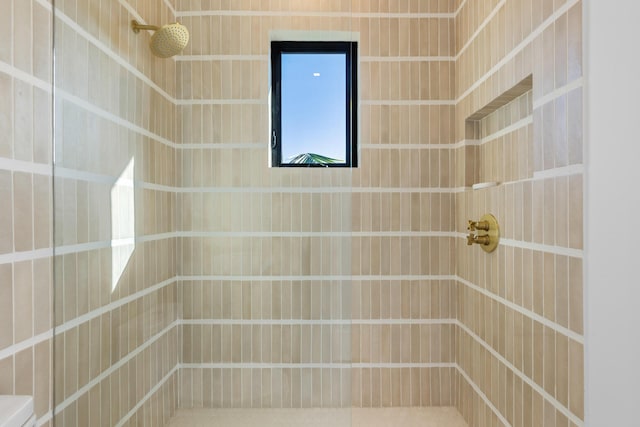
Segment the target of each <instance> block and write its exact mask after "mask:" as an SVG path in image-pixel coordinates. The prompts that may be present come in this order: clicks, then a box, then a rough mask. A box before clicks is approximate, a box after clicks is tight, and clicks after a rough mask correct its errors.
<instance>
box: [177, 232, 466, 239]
mask: <svg viewBox="0 0 640 427" xmlns="http://www.w3.org/2000/svg"><path fill="white" fill-rule="evenodd" d="M178 233H179V237H289V238H290V237H316V238H317V237H451V238H455V237H458V236H459V233H456V232H454V231H180V232H178Z"/></svg>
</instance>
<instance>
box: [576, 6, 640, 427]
mask: <svg viewBox="0 0 640 427" xmlns="http://www.w3.org/2000/svg"><path fill="white" fill-rule="evenodd" d="M584 5H585V21H584V22H585V26H584V28H585V36H586V41H585V54H586V64H585V66H586V69H585V72H586V79H587V80H586V85H587V101H586V102H587V112H586V116H585V121H584V123H585V132H586V133H585V136H586V153H585V154H586V159H587V160H586V161H587V173H586V180H587V181H586V206H585V208H586V210H585V215H586V222H585V224H586V225H585V242H586V248H585V251H586V252H585V286H586V288H585V299H586V311H585V316H586V328H587V329H586V338H585V339H586V368H585V369H586V372H585V385H586V393H587V394H586V400H585V410H586V414H585V415H586V425H587V426H588V427H603V426H616V427H625V426H639V425H640V60H639V58H638V57H639V56H640V2H638V0H610V1H603V0H593V1H592V0H585V1H584Z"/></svg>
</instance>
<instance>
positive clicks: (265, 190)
mask: <svg viewBox="0 0 640 427" xmlns="http://www.w3.org/2000/svg"><path fill="white" fill-rule="evenodd" d="M462 190H463V189H457V188H438V187H433V188H424V187H181V188H177V189H176V190H174V191H177V192H178V193H183V194H188V193H259V194H275V193H286V194H290V193H294V194H295V193H304V194H315V193H331V194H342V193H346V194H358V193H379V194H381V193H436V194H439V193H444V194H448V193H459V192H461V191H462Z"/></svg>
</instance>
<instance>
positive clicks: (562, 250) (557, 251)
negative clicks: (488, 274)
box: [457, 233, 584, 258]
mask: <svg viewBox="0 0 640 427" xmlns="http://www.w3.org/2000/svg"><path fill="white" fill-rule="evenodd" d="M457 237H459V238H461V239H466V237H467V234H466V233H457ZM500 245H504V246H509V247H511V248H521V249H529V250H532V251H536V252H547V253H552V254H554V255H562V256H568V257H571V258H582V257H583V254H584V252H583V250H582V249H574V248H566V247H563V246H554V245H545V244H542V243H534V242H525V241H523V240H514V239H505V238H503V237H501V238H500Z"/></svg>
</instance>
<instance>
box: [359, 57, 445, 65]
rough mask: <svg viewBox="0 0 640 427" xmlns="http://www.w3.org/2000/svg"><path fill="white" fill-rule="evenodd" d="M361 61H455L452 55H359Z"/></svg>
mask: <svg viewBox="0 0 640 427" xmlns="http://www.w3.org/2000/svg"><path fill="white" fill-rule="evenodd" d="M358 59H359V61H360V62H361V63H363V62H455V60H456V58H455V57H454V56H411V55H407V56H361V57H360V58H358Z"/></svg>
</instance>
